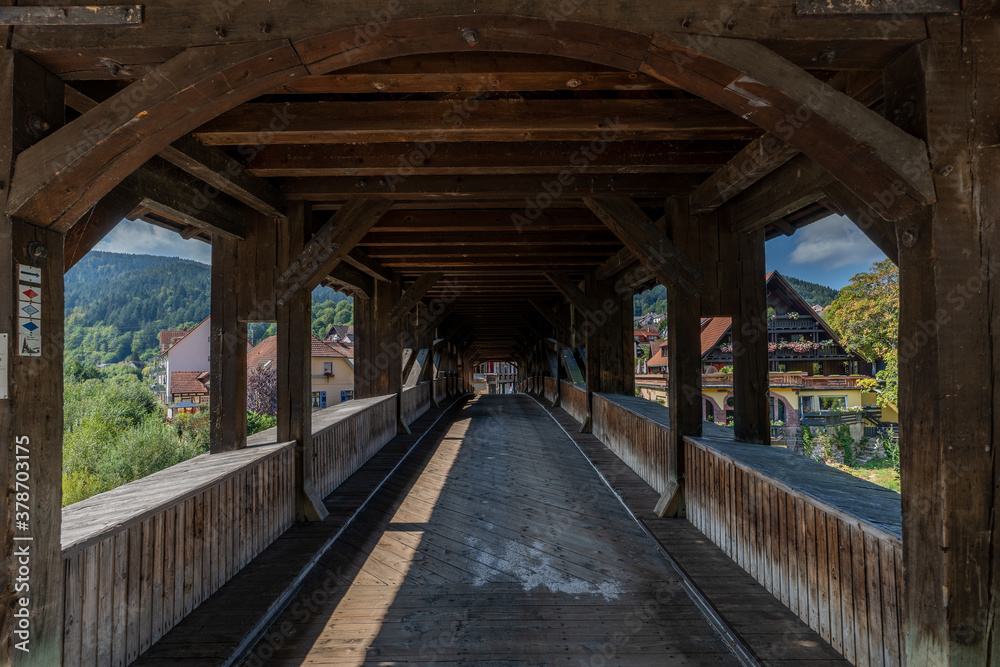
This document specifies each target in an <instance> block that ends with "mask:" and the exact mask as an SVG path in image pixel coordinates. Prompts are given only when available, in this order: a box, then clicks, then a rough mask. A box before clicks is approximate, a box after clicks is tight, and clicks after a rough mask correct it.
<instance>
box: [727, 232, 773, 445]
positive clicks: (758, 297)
mask: <svg viewBox="0 0 1000 667" xmlns="http://www.w3.org/2000/svg"><path fill="white" fill-rule="evenodd" d="M737 243H738V248H739V258H738V263H737V270H738V272H739V274H738V276H737V280H738V282H737V283H736V284H737V285H738V291H739V303H738V307H737V312H736V314H735V315H734V317H733V326H732V333H733V410H734V416H733V428H734V432H735V435H736V440H738V441H740V442H749V443H753V444H760V445H767V444H770V441H771V419H770V412H769V409H770V403H769V401H768V387H769V385H768V381H769V376H768V350H767V342H768V339H767V286H766V284H765V281H764V278H765V270H764V267H765V265H764V230H763V229H758V230H757V231H754V232H750V233H747V234H740V235H738V236H737Z"/></svg>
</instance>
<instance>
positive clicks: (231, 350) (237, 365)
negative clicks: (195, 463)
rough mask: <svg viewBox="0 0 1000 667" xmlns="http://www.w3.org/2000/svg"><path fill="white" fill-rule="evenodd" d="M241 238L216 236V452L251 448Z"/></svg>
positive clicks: (212, 394)
mask: <svg viewBox="0 0 1000 667" xmlns="http://www.w3.org/2000/svg"><path fill="white" fill-rule="evenodd" d="M236 267H237V241H236V240H235V239H232V238H229V237H225V236H215V237H213V238H212V309H211V316H212V324H211V332H210V354H209V361H210V362H211V364H210V365H211V375H210V380H211V381H210V383H209V413H210V418H211V451H212V453H213V454H216V453H219V452H231V451H235V450H237V449H243V448H244V447H246V446H247V327H246V323H245V322H243V321H241V320H240V313H239V307H238V303H239V299H238V292H239V289H240V281H239V280H238V278H239V276H238V272H237V268H236Z"/></svg>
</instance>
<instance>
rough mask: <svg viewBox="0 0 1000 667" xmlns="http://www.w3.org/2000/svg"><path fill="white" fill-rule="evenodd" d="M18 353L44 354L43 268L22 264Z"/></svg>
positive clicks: (18, 312) (18, 275)
mask: <svg viewBox="0 0 1000 667" xmlns="http://www.w3.org/2000/svg"><path fill="white" fill-rule="evenodd" d="M17 339H18V340H17V354H18V355H19V356H22V357H40V356H42V270H41V269H39V268H38V267H35V266H28V265H26V264H21V265H19V266H18V270H17Z"/></svg>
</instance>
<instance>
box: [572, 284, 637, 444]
mask: <svg viewBox="0 0 1000 667" xmlns="http://www.w3.org/2000/svg"><path fill="white" fill-rule="evenodd" d="M586 292H587V300H588V301H589V302H591V303H593V304H594V307H595V308H598V310H595V311H591V312H588V313H587V314H586V315H587V319H586V322H585V323H584V325H583V329H584V335H585V336H586V341H587V368H586V371H585V374H586V378H587V419H586V420H585V421H584V423H583V427H582V428H581V432H582V433H590V432H591V431H590V429H591V428H592V427H593V404H594V394H595V393H602V392H606V393H611V394H624V395H627V396H631V395H633V394H634V393H635V369H634V368H633V359H634V356H635V354H634V352H633V340H634V339H633V337H632V288H631V287H628V286H626V285H623V284H620V283H616V282H615V281H614V280H612V279H610V278H608V279H604V280H600V279H598V278H597V276H596V274H594V273H593V272H591V273H588V274H587V277H586Z"/></svg>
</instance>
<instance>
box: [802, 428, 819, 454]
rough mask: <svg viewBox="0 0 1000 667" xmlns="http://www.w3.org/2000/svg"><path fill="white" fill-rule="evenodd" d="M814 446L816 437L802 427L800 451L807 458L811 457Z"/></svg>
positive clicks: (808, 429)
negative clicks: (803, 452) (801, 450)
mask: <svg viewBox="0 0 1000 667" xmlns="http://www.w3.org/2000/svg"><path fill="white" fill-rule="evenodd" d="M815 446H816V436H814V435H813V432H812V430H811V429H810V428H809V427H808V426H803V427H802V449H803V450H804V451H805V453H806V456H807V457H808V458H812V457H813V447H815Z"/></svg>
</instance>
